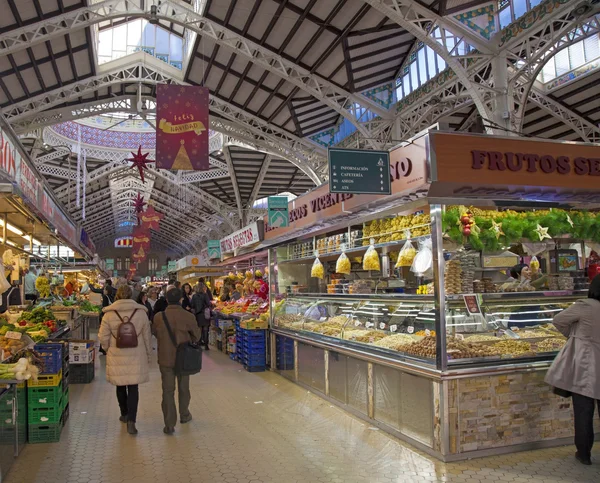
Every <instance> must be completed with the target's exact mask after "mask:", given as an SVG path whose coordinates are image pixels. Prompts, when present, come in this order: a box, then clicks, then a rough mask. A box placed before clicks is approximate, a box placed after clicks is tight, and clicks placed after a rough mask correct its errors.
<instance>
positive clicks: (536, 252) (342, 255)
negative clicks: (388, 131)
mask: <svg viewBox="0 0 600 483" xmlns="http://www.w3.org/2000/svg"><path fill="white" fill-rule="evenodd" d="M390 161H391V166H390V175H391V195H390V196H369V195H354V196H353V195H349V194H344V195H341V194H331V193H329V186H321V187H319V188H317V189H315V190H313V191H312V192H310V193H308V194H306V195H304V196H302V197H299V198H296V199H295V200H293V201H292V202H291V203H290V204H289V213H290V214H289V220H290V226H289V227H287V228H269V227H266V230H265V242H264V244H263V246H264V245H271V250H270V252H269V274H270V304H271V307H270V312H271V314H272V318H271V319H272V320H271V326H272V330H271V361H272V364H271V366H272V368H273V369H275V370H277V371H279V372H280V373H281V374H282V375H283V376H284V377H287V378H289V379H291V380H293V381H295V382H297V383H298V384H300V385H302V386H305V387H307V388H310V390H311V391H314V392H315V393H317V394H320V395H321V396H322V397H324V398H326V399H328V400H329V401H331V402H333V403H336V404H338V405H340V406H342V407H344V408H345V409H347V410H348V411H350V412H352V413H353V414H355V415H357V416H359V417H361V418H363V419H365V420H367V421H368V422H369V423H370V424H372V425H375V426H378V427H380V428H382V429H384V430H386V431H388V432H390V433H392V434H394V435H396V436H398V437H399V438H401V439H404V440H406V441H408V442H410V443H412V444H413V445H415V446H417V447H418V448H420V449H422V450H424V451H426V452H428V453H429V454H432V455H434V456H436V457H438V458H440V459H442V460H446V461H451V460H458V459H465V458H470V457H475V456H483V455H489V454H499V453H506V452H513V451H519V450H524V449H531V448H538V447H544V446H551V445H559V444H564V443H568V442H570V441H571V438H572V421H571V417H572V413H571V408H570V400H567V399H561V398H559V397H557V396H554V395H553V394H552V393H551V389H550V388H549V387H548V386H547V385H546V384H545V383H544V381H543V379H544V375H545V372H546V370H547V368H548V367H549V365H550V363H551V361H552V360H553V358H554V357H555V355H556V353H557V351H558V350H559V349H560V348H561V347H562V346H563V345H564V344H565V341H566V339H565V338H564V337H563V336H562V335H561V334H560V333H559V332H558V331H557V330H556V329H555V327H554V326H553V325H552V319H553V317H554V315H556V314H557V313H559V312H560V311H562V310H564V309H565V308H566V307H568V306H570V305H571V304H572V303H573V302H574V301H576V300H577V299H579V298H582V297H586V295H587V288H588V286H589V280H590V278H591V277H592V276H593V275H594V274H596V273H598V267H599V265H600V257H599V256H598V253H600V215H599V214H598V211H597V209H598V207H599V206H600V197H599V193H598V191H599V190H598V187H599V186H600V183H599V180H600V178H599V176H600V148H599V147H598V146H593V145H590V144H581V143H572V142H552V141H534V140H530V139H527V140H524V139H520V138H514V137H510V138H509V137H507V138H500V137H488V136H483V135H482V136H479V135H463V134H455V133H444V132H440V131H430V132H428V133H425V134H422V135H421V136H420V137H416V138H415V139H413V140H411V141H410V142H408V143H406V144H404V145H402V146H400V147H398V148H397V149H394V150H393V151H391V152H390Z"/></svg>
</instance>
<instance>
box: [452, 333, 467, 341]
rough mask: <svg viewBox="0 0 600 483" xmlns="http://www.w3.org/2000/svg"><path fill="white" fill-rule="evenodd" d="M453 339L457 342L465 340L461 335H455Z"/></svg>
mask: <svg viewBox="0 0 600 483" xmlns="http://www.w3.org/2000/svg"><path fill="white" fill-rule="evenodd" d="M454 337H455V338H457V339H458V340H465V336H464V335H462V334H456V335H455V336H454Z"/></svg>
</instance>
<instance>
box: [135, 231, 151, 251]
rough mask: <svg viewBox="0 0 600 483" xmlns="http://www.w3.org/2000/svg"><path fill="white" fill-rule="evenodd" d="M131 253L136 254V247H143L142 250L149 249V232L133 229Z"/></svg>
mask: <svg viewBox="0 0 600 483" xmlns="http://www.w3.org/2000/svg"><path fill="white" fill-rule="evenodd" d="M132 236H133V247H134V248H133V251H134V252H136V251H137V248H138V247H140V246H141V247H143V248H144V250H149V249H150V232H149V231H148V230H147V229H146V228H144V227H142V226H137V227H135V228H134V229H133V233H132Z"/></svg>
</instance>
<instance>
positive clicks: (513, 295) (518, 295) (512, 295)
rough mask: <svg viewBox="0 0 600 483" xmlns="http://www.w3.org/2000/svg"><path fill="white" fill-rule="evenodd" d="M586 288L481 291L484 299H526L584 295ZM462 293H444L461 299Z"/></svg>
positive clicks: (454, 298) (586, 291)
mask: <svg viewBox="0 0 600 483" xmlns="http://www.w3.org/2000/svg"><path fill="white" fill-rule="evenodd" d="M587 293H588V290H555V291H533V292H499V293H482V294H476V295H481V296H482V297H483V300H484V301H488V300H527V299H539V298H541V297H548V298H556V297H577V298H581V297H584V296H586V295H587ZM462 299H463V294H458V295H446V300H462Z"/></svg>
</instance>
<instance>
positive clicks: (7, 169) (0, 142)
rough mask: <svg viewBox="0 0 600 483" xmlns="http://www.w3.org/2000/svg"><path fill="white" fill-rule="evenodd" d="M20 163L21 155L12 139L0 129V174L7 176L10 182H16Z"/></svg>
mask: <svg viewBox="0 0 600 483" xmlns="http://www.w3.org/2000/svg"><path fill="white" fill-rule="evenodd" d="M20 161H21V155H20V154H19V152H18V151H17V149H16V148H15V146H14V144H13V143H12V142H11V141H10V138H9V137H8V136H7V135H5V133H4V131H3V130H2V129H0V172H2V173H4V174H6V175H7V176H8V178H9V179H10V180H15V179H16V178H17V167H18V165H19V163H20Z"/></svg>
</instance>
